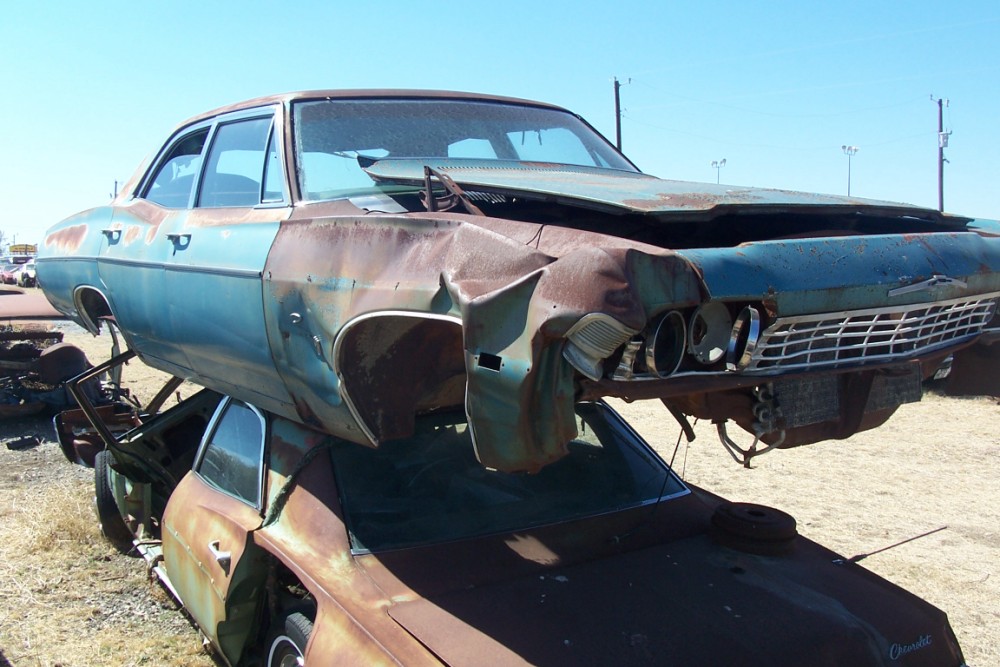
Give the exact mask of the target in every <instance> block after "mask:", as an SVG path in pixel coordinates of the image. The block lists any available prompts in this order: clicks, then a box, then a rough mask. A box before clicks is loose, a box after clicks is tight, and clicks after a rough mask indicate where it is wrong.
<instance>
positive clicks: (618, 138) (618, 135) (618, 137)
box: [615, 76, 622, 151]
mask: <svg viewBox="0 0 1000 667" xmlns="http://www.w3.org/2000/svg"><path fill="white" fill-rule="evenodd" d="M621 88H622V83H621V81H619V80H618V77H617V76H616V77H615V146H616V147H617V148H618V150H619V151H620V150H621V149H622V96H621V93H620V92H619V91H620V90H621Z"/></svg>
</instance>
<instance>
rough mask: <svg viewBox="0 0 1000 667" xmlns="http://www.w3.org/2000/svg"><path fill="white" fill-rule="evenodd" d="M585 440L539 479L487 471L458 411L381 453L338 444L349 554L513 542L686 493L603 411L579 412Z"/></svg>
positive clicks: (584, 407)
mask: <svg viewBox="0 0 1000 667" xmlns="http://www.w3.org/2000/svg"><path fill="white" fill-rule="evenodd" d="M577 429H578V430H579V435H578V436H577V437H576V438H575V439H574V440H573V441H571V442H570V443H569V445H568V453H567V455H566V456H565V457H563V458H562V459H560V460H558V461H556V462H555V463H551V464H549V465H548V466H546V467H545V468H543V469H542V470H541V471H540V472H538V473H534V474H528V473H504V472H498V471H495V470H488V469H486V468H484V467H483V466H482V464H480V463H479V462H478V461H477V460H476V457H475V453H474V451H473V447H472V440H471V438H470V436H469V431H468V427H467V424H466V423H465V415H464V414H463V413H461V412H460V411H456V412H448V413H446V414H438V415H434V416H431V417H425V418H421V419H418V421H417V432H416V433H415V434H414V435H413V436H412V437H410V438H406V439H403V440H398V441H393V442H386V443H383V444H382V445H380V446H379V448H378V449H370V448H367V447H360V446H358V445H356V444H353V443H338V444H337V445H336V446H335V447H334V448H333V450H332V451H333V462H334V468H335V470H336V475H337V484H338V486H339V488H340V495H341V501H342V503H343V506H344V510H345V512H346V515H347V517H346V518H347V523H348V528H349V530H350V534H351V546H352V548H354V549H355V550H356V551H379V550H384V549H393V548H399V547H407V546H415V545H420V544H431V543H435V542H443V541H449V540H457V539H465V538H469V537H476V536H481V535H488V534H495V533H507V532H511V531H514V530H523V529H525V528H530V527H534V526H541V525H546V524H552V523H560V522H564V521H569V520H573V519H579V518H583V517H588V516H594V515H598V514H605V513H608V512H615V511H619V510H623V509H627V508H631V507H637V506H640V505H643V504H646V503H652V502H655V501H656V500H657V499H663V498H669V497H673V496H678V495H682V494H685V493H687V489H686V488H685V487H684V485H683V483H682V482H681V481H680V480H679V479H677V478H676V477H675V476H674V475H673V474H672V473H671V472H670V471H669V469H668V468H667V467H666V465H664V464H663V462H662V461H660V459H659V458H658V457H657V456H656V455H655V454H654V453H653V452H652V451H651V450H650V449H649V448H648V447H647V446H646V445H645V444H644V443H643V442H642V441H640V440H639V439H638V437H637V436H636V435H635V434H634V433H633V432H632V431H631V430H630V429H628V428H627V427H626V426H625V425H624V423H623V422H621V421H620V420H619V419H618V417H617V416H616V415H615V414H614V413H613V412H611V410H610V409H609V408H607V406H605V405H604V404H601V403H581V404H579V405H578V406H577Z"/></svg>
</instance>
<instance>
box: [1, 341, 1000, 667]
mask: <svg viewBox="0 0 1000 667" xmlns="http://www.w3.org/2000/svg"><path fill="white" fill-rule="evenodd" d="M67 340H68V341H70V342H73V343H74V344H77V345H79V346H81V347H83V348H84V349H85V351H86V352H87V354H88V356H89V357H90V359H91V361H92V362H95V363H96V362H98V361H101V360H103V358H105V357H106V347H107V344H108V341H107V339H106V337H102V339H97V340H94V339H91V338H90V337H89V336H86V335H79V334H77V335H73V336H67ZM126 378H127V379H128V386H129V387H130V388H131V389H132V390H133V391H134V392H135V393H137V394H138V395H140V396H141V397H142V398H143V399H148V398H149V397H150V396H152V394H153V392H155V391H156V389H157V388H158V386H159V383H160V379H159V377H157V376H156V375H155V374H152V373H149V372H148V371H146V370H145V369H144V367H142V365H141V364H139V363H138V362H132V364H131V365H130V366H129V368H128V369H127V370H126ZM621 405H622V404H618V406H619V407H621ZM623 412H624V413H625V414H626V417H627V418H628V419H629V420H630V421H632V422H633V423H634V424H635V425H636V427H637V428H638V430H639V431H640V432H641V433H643V435H645V436H646V437H647V438H648V439H649V440H650V441H651V442H652V443H653V444H654V445H655V446H656V447H657V448H658V449H659V450H660V452H661V453H662V454H663V455H664V456H666V457H667V458H669V455H670V453H671V451H672V450H673V447H674V443H675V441H676V437H677V431H678V429H677V426H676V424H675V423H674V422H673V421H672V419H671V418H670V417H669V415H667V414H666V413H665V411H664V410H663V409H662V408H661V407H659V404H658V403H656V402H646V403H644V404H635V405H626V406H624V408H623ZM998 417H1000V405H998V404H997V402H996V400H995V399H994V400H987V399H982V400H966V401H963V400H956V399H948V398H941V397H936V396H929V397H927V398H926V399H925V400H924V401H923V402H921V403H919V404H915V405H908V406H904V407H903V408H902V409H901V410H900V411H899V413H898V414H897V415H896V416H895V417H894V418H893V419H891V420H890V421H889V422H888V424H887V425H886V426H884V427H882V428H880V429H876V430H874V431H870V432H867V433H864V434H859V435H857V436H855V437H853V438H851V439H849V440H847V441H838V442H827V443H820V444H817V445H813V446H810V447H804V448H799V449H795V450H789V451H783V452H775V453H771V454H768V455H766V456H764V457H762V458H760V459H759V460H758V463H757V464H756V469H754V470H744V469H742V468H740V467H738V466H737V465H736V464H735V463H733V461H732V460H731V459H730V458H729V457H728V455H727V454H725V452H724V451H723V450H722V447H721V445H719V444H718V441H717V440H716V437H715V434H714V432H712V431H711V429H710V428H708V427H707V426H706V425H699V426H698V427H697V429H696V430H697V431H698V434H699V436H698V439H697V440H696V441H695V442H694V443H693V444H691V445H690V446H689V447H683V448H682V449H681V451H680V453H679V455H678V459H677V462H676V468H677V469H678V470H682V469H683V470H684V471H685V473H686V474H685V476H686V478H687V479H688V480H689V481H691V482H692V483H695V484H699V485H701V486H703V487H705V488H707V489H709V490H711V491H714V492H716V493H719V494H720V495H723V496H726V497H728V498H731V499H733V500H747V501H754V502H760V503H765V504H769V505H773V506H776V507H780V508H782V509H785V510H786V511H789V512H790V513H792V514H793V515H794V516H795V517H796V518H797V519H798V522H799V530H800V532H801V533H803V534H804V535H805V536H806V537H809V538H811V539H814V540H816V541H818V542H821V543H823V544H825V545H827V546H829V547H831V548H832V549H834V550H836V551H839V552H840V553H842V554H843V555H845V556H851V555H854V554H857V553H862V552H866V551H871V550H874V549H877V548H879V547H883V546H886V545H888V544H891V543H893V542H896V541H899V540H901V539H904V538H906V537H910V536H912V535H916V534H919V533H921V532H924V531H926V530H930V529H932V528H936V527H938V526H941V525H948V526H949V528H948V529H947V530H946V531H943V532H941V533H937V534H935V535H932V536H930V537H927V538H924V539H921V540H917V541H916V542H912V543H910V544H907V545H903V546H900V547H898V548H895V549H892V550H890V551H887V552H885V553H882V554H878V555H875V556H872V557H871V558H869V559H867V560H865V561H864V562H863V566H864V567H867V568H868V569H871V570H873V571H875V572H877V573H878V574H880V575H881V576H883V577H886V578H887V579H889V580H890V581H893V582H895V583H897V584H899V585H901V586H903V587H904V588H907V589H909V590H911V591H912V592H914V593H915V594H917V595H919V596H921V597H923V598H925V599H927V600H929V601H930V602H932V603H933V604H935V605H937V606H938V607H940V608H942V609H944V610H945V611H946V612H948V614H949V616H950V618H951V622H952V625H953V626H954V628H955V631H956V633H957V635H958V637H959V639H960V641H961V642H962V646H963V649H964V650H965V656H966V659H967V660H968V662H969V664H971V665H977V666H982V665H1000V647H998V646H997V643H996V642H997V638H998V637H1000V606H998V604H997V601H998V600H1000V572H998V571H997V563H1000V433H998V430H997V425H998V424H1000V420H998ZM22 435H39V436H42V437H43V438H45V439H48V440H50V426H49V424H48V423H47V422H46V421H45V420H24V421H21V422H17V423H7V424H0V441H6V440H9V439H11V438H14V437H19V436H22ZM91 475H92V473H91V471H89V470H85V469H82V468H79V467H78V466H73V465H70V464H69V463H67V462H66V461H65V459H64V458H63V457H62V455H61V453H60V452H59V450H58V447H57V445H55V444H54V443H52V442H51V441H49V442H45V443H43V444H42V445H41V446H39V447H37V448H35V449H32V450H28V451H20V452H12V451H8V450H7V449H6V447H4V446H2V445H0V666H2V665H4V658H6V660H8V661H9V662H10V664H12V665H15V666H16V667H24V666H29V667H33V666H41V665H45V666H46V667H51V666H54V665H63V666H65V667H70V666H73V667H77V666H79V667H87V666H90V665H94V666H97V665H101V666H103V665H172V666H188V665H191V666H210V665H214V664H216V663H214V662H213V661H212V659H211V658H210V657H208V656H207V655H206V654H205V653H204V652H203V649H202V647H201V644H200V640H199V638H198V635H197V633H196V632H195V631H194V630H193V629H192V628H191V627H190V625H189V624H188V622H187V621H186V619H185V617H184V615H183V614H182V613H181V612H180V611H178V610H177V609H176V607H175V606H174V604H173V603H172V602H171V601H170V600H169V599H168V598H167V596H166V594H165V593H164V592H163V590H162V589H161V588H160V587H159V586H158V585H156V584H151V583H150V582H149V581H148V579H147V577H146V571H145V566H144V563H143V562H142V561H141V560H140V559H134V558H127V557H124V556H120V555H119V554H117V553H116V552H115V551H114V550H113V549H112V548H111V547H110V546H107V545H106V543H105V542H104V541H103V539H102V538H101V536H100V535H99V533H98V531H97V527H96V520H95V519H94V514H93V510H92V509H91V498H92V495H93V485H92V477H91Z"/></svg>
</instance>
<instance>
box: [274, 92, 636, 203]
mask: <svg viewBox="0 0 1000 667" xmlns="http://www.w3.org/2000/svg"><path fill="white" fill-rule="evenodd" d="M294 122H295V159H296V167H297V170H298V177H299V185H300V187H301V190H302V198H303V199H306V200H322V199H332V198H337V197H346V196H351V195H355V194H363V193H365V192H372V191H375V190H378V189H379V188H377V187H376V186H375V185H374V183H373V182H372V179H371V178H370V177H369V176H368V175H367V174H365V173H364V171H362V168H361V164H360V163H359V158H361V160H362V162H363V161H365V160H368V161H370V160H372V159H376V160H377V159H381V158H393V159H397V158H404V159H412V158H424V159H427V160H429V161H433V159H435V158H436V159H441V158H458V159H462V158H470V159H475V160H477V161H482V160H497V161H500V160H503V161H515V162H525V161H527V162H547V163H555V164H566V165H574V166H581V167H598V168H610V169H619V170H625V171H630V172H635V171H636V169H635V167H633V166H632V165H631V164H630V163H629V162H628V160H626V159H625V158H624V157H622V156H621V155H620V154H619V153H618V152H617V151H615V149H614V148H613V147H612V146H611V145H610V144H609V143H608V142H607V141H605V140H604V138H603V137H601V136H600V135H599V134H598V133H597V132H595V131H594V130H593V129H592V128H591V127H590V126H588V125H587V124H586V123H584V122H583V121H581V120H580V119H579V118H577V117H576V116H574V115H573V114H571V113H569V112H566V111H560V110H557V109H547V108H540V107H533V106H527V105H518V104H508V103H500V102H490V101H470V100H447V99H442V100H437V99H434V100H430V99H428V100H411V99H378V100H320V101H311V102H300V103H298V104H296V105H295V106H294Z"/></svg>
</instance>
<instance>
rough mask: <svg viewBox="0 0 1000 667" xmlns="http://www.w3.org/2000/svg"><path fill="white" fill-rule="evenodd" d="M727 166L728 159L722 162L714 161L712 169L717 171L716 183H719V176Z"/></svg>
mask: <svg viewBox="0 0 1000 667" xmlns="http://www.w3.org/2000/svg"><path fill="white" fill-rule="evenodd" d="M725 166H726V158H722V159H721V160H712V169H715V183H716V184H718V183H719V174H720V172H721V170H722V168H723V167H725Z"/></svg>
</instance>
